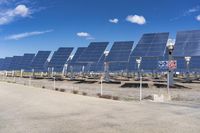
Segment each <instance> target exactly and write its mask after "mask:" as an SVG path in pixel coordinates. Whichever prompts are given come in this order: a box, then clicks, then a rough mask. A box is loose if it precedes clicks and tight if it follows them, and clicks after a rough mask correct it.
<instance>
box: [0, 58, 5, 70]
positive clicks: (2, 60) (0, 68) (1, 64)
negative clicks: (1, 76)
mask: <svg viewBox="0 0 200 133" xmlns="http://www.w3.org/2000/svg"><path fill="white" fill-rule="evenodd" d="M3 64H4V59H3V58H0V70H2V67H3Z"/></svg>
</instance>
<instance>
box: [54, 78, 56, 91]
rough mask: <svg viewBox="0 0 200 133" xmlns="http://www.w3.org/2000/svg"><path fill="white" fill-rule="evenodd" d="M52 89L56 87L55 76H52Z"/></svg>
mask: <svg viewBox="0 0 200 133" xmlns="http://www.w3.org/2000/svg"><path fill="white" fill-rule="evenodd" d="M53 89H54V90H55V89H56V78H55V77H53Z"/></svg>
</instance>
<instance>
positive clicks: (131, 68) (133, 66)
mask: <svg viewBox="0 0 200 133" xmlns="http://www.w3.org/2000/svg"><path fill="white" fill-rule="evenodd" d="M136 58H137V57H133V56H131V57H130V59H129V63H128V70H129V71H130V72H131V71H137V70H138V68H137V64H136Z"/></svg>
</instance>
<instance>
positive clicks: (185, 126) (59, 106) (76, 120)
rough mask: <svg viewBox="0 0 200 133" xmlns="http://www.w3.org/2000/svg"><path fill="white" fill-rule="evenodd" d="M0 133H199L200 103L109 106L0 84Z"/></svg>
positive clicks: (119, 103) (118, 103)
mask: <svg viewBox="0 0 200 133" xmlns="http://www.w3.org/2000/svg"><path fill="white" fill-rule="evenodd" d="M0 101H1V102H0V133H94V132H95V133H122V132H123V133H151V132H153V133H172V132H173V133H189V132H190V133H199V132H200V126H199V123H200V104H198V103H195V102H174V101H173V102H169V103H152V102H147V101H143V102H136V101H129V102H127V101H114V100H106V99H99V98H95V97H87V96H81V95H74V94H71V93H62V92H56V91H52V90H48V89H41V88H37V87H29V86H24V85H19V84H12V83H6V82H0Z"/></svg>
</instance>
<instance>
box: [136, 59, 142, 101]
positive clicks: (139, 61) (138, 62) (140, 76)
mask: <svg viewBox="0 0 200 133" xmlns="http://www.w3.org/2000/svg"><path fill="white" fill-rule="evenodd" d="M141 62H142V57H140V58H138V59H136V63H137V64H138V77H139V80H140V101H142V73H141V70H140V65H141Z"/></svg>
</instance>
